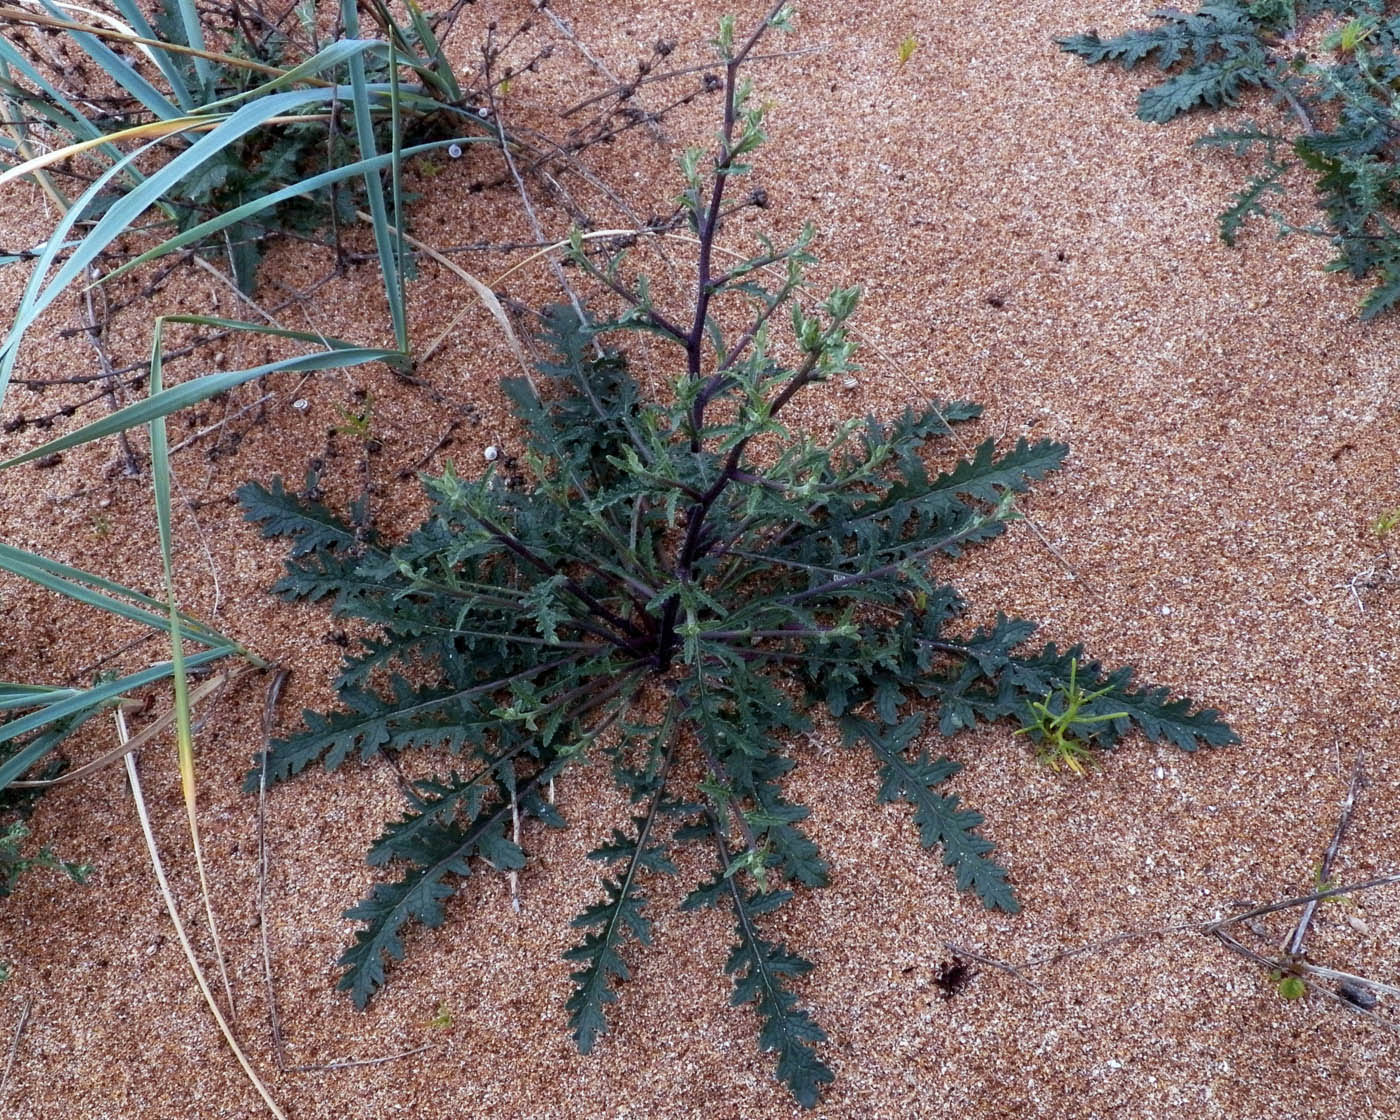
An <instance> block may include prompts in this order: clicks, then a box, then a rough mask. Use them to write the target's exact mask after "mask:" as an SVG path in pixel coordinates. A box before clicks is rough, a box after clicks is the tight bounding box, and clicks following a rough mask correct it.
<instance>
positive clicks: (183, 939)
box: [115, 709, 287, 1120]
mask: <svg viewBox="0 0 1400 1120" xmlns="http://www.w3.org/2000/svg"><path fill="white" fill-rule="evenodd" d="M115 717H116V721H117V737H118V738H119V739H120V740H121V742H122V746H123V747H124V748H125V746H126V744H127V742H128V736H127V731H126V720H125V718H124V717H123V716H122V713H121V710H120V709H118V710H117V712H116V713H115ZM126 776H127V780H128V781H130V783H131V799H132V801H133V802H134V804H135V806H136V815H137V816H138V817H139V818H140V820H141V832H142V835H143V836H144V837H145V838H146V850H147V852H149V853H150V857H151V869H152V871H154V872H155V876H156V883H157V884H158V885H159V887H160V893H161V898H163V899H164V900H165V909H166V912H167V913H168V914H169V915H170V923H171V925H173V926H174V927H175V936H176V937H177V938H179V941H180V948H181V949H182V950H184V953H185V960H186V961H187V962H188V963H189V966H190V973H191V975H193V976H194V979H195V983H196V984H198V985H199V991H200V994H201V995H203V996H204V1002H205V1003H206V1004H208V1005H209V1010H210V1012H211V1013H212V1014H213V1016H214V1021H215V1022H216V1023H218V1025H219V1032H220V1033H221V1034H222V1035H223V1036H224V1041H225V1042H227V1043H228V1047H229V1049H230V1050H232V1051H233V1056H234V1057H235V1058H236V1059H238V1064H239V1065H240V1066H241V1067H242V1069H243V1072H244V1074H246V1075H247V1077H248V1080H249V1081H250V1082H251V1083H252V1086H253V1088H254V1089H256V1090H257V1092H258V1095H259V1096H260V1097H262V1099H263V1102H264V1103H265V1104H266V1105H267V1108H268V1111H269V1112H271V1113H272V1115H273V1116H275V1117H277V1120H287V1114H286V1113H285V1112H283V1111H282V1109H281V1108H280V1107H278V1105H277V1102H276V1101H275V1100H273V1099H272V1094H271V1093H270V1092H269V1091H268V1088H267V1086H266V1085H265V1084H263V1081H262V1078H260V1077H259V1076H258V1075H257V1072H256V1071H255V1070H254V1069H253V1066H252V1063H251V1062H249V1061H248V1057H247V1055H246V1054H244V1053H243V1048H242V1047H241V1046H240V1045H239V1044H238V1039H237V1037H236V1036H235V1035H234V1033H233V1028H232V1027H230V1026H229V1024H228V1021H227V1020H226V1019H225V1018H224V1014H223V1012H222V1011H220V1010H219V1005H218V1002H217V1001H216V1000H215V999H214V993H213V992H212V991H211V990H210V988H209V981H208V980H206V979H205V977H204V970H203V969H202V968H200V966H199V961H198V960H197V959H196V958H195V955H194V949H193V948H192V947H191V945H190V939H189V936H188V935H187V934H186V933H185V923H184V922H183V921H181V920H180V911H179V909H178V907H177V906H176V905H175V895H174V893H173V892H172V891H171V889H170V883H169V881H168V880H167V879H166V877H165V867H164V865H163V864H162V863H161V859H160V851H159V849H158V848H157V847H156V838H155V833H154V832H153V831H152V829H151V818H150V814H149V813H147V811H146V798H145V795H144V794H143V793H142V791H141V775H140V773H139V772H138V770H137V767H136V756H135V755H134V754H127V755H126Z"/></svg>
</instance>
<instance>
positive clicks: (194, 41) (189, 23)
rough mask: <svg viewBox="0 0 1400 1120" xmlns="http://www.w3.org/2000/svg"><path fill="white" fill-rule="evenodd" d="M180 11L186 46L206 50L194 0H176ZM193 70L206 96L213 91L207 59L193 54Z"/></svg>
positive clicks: (212, 79) (212, 75)
mask: <svg viewBox="0 0 1400 1120" xmlns="http://www.w3.org/2000/svg"><path fill="white" fill-rule="evenodd" d="M177 4H178V7H179V12H180V22H181V23H182V24H183V25H184V28H185V42H184V45H185V46H187V47H193V48H194V49H195V50H197V51H202V50H207V49H208V48H207V47H206V46H205V45H204V28H203V26H201V24H200V22H199V13H198V12H197V11H196V10H195V6H194V0H177ZM194 72H195V76H196V77H197V78H198V79H199V84H200V85H201V86H202V87H203V90H204V96H205V97H208V96H209V95H210V94H212V93H213V92H214V74H213V71H212V70H211V69H210V68H209V60H208V59H207V58H201V57H200V56H199V55H195V56H194Z"/></svg>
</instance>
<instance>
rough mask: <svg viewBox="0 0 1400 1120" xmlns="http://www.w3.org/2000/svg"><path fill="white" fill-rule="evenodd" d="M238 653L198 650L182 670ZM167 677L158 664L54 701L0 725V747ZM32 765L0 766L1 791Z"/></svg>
mask: <svg viewBox="0 0 1400 1120" xmlns="http://www.w3.org/2000/svg"><path fill="white" fill-rule="evenodd" d="M236 652H237V650H236V649H235V648H234V647H232V646H218V647H216V648H214V649H206V650H201V651H200V652H199V653H192V654H190V655H189V656H188V657H186V658H185V669H186V670H192V669H197V668H199V667H201V666H203V665H209V664H211V663H213V662H215V661H218V660H220V659H221V658H224V657H228V656H229V655H230V654H232V653H236ZM169 675H170V662H168V661H158V662H156V663H155V664H154V665H151V666H149V667H148V668H145V669H142V670H140V671H139V672H136V673H132V674H130V675H129V676H125V677H121V678H119V679H117V680H114V681H106V682H104V683H102V684H99V685H94V686H93V687H92V688H89V689H84V690H83V691H82V692H80V693H79V694H78V695H76V696H69V697H67V698H66V699H63V700H56V701H54V702H53V703H52V704H48V705H46V706H45V707H43V708H42V709H40V710H39V711H37V712H33V713H31V714H30V715H27V716H23V717H21V718H20V719H12V720H10V721H9V722H8V723H3V724H0V743H8V742H9V741H10V740H12V739H15V738H18V737H19V736H20V735H25V734H27V733H29V732H30V731H34V730H37V729H38V728H40V727H43V726H44V725H45V724H46V723H52V722H53V721H54V720H56V719H63V718H64V717H65V716H71V715H73V714H74V713H75V712H81V711H83V710H84V709H85V708H89V707H96V706H98V705H101V704H106V703H108V702H109V701H111V700H116V699H117V698H118V697H120V696H122V695H124V694H126V693H128V692H131V691H132V690H133V689H137V688H140V687H142V686H143V685H148V684H153V683H154V682H156V681H161V680H164V679H165V678H166V677H168V676H169ZM32 765H33V763H32V762H30V763H26V764H25V765H24V766H21V767H19V768H18V769H16V768H15V760H14V759H9V760H7V761H6V762H4V763H3V764H0V789H3V788H4V787H5V786H6V785H8V784H9V783H10V782H12V781H14V780H15V779H16V778H17V777H19V776H20V774H22V773H24V771H25V770H27V769H29V767H30V766H32Z"/></svg>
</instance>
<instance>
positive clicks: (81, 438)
mask: <svg viewBox="0 0 1400 1120" xmlns="http://www.w3.org/2000/svg"><path fill="white" fill-rule="evenodd" d="M184 318H186V317H184V316H178V317H177V316H170V319H171V320H176V319H184ZM190 318H194V317H193V316H192V317H190ZM247 325H249V326H252V325H253V324H247ZM268 333H274V332H271V331H269V332H268ZM404 358H405V355H404V354H403V353H402V352H401V351H398V350H383V349H379V348H377V347H363V346H356V347H350V348H348V349H334V350H325V351H322V352H321V353H318V354H303V355H299V356H297V357H293V358H283V359H281V360H280V361H276V362H268V363H267V364H266V365H261V366H254V367H253V368H251V369H239V370H229V371H227V372H225V373H214V374H209V375H208V376H206V377H198V378H195V379H194V380H193V381H187V382H185V383H184V384H183V385H176V386H175V387H174V388H173V389H163V390H161V392H160V393H158V394H157V395H156V396H154V397H147V398H146V399H145V400H140V401H137V402H136V403H135V404H129V405H127V406H126V407H125V408H122V409H118V410H117V411H116V412H113V413H110V414H109V415H107V416H104V417H103V418H102V419H101V420H96V421H94V422H93V423H91V424H88V425H85V426H84V427H82V428H79V429H78V430H77V431H76V432H71V433H69V434H68V435H66V436H60V437H59V438H58V439H54V440H50V441H49V442H48V443H45V444H42V445H41V446H39V447H36V448H34V449H33V450H32V451H26V452H25V453H24V454H23V455H17V456H15V457H14V458H13V459H8V460H6V461H5V462H3V463H0V470H4V469H5V468H6V467H13V466H18V465H19V464H20V463H27V462H29V461H30V460H32V459H41V458H43V457H44V456H45V455H52V454H53V453H54V452H55V451H63V450H66V449H67V448H70V447H76V446H78V445H79V444H82V443H88V442H90V441H92V440H95V439H101V438H103V437H104V436H111V435H116V434H117V433H118V432H124V431H126V430H127V429H128V428H134V427H138V426H139V425H142V424H149V423H150V422H151V421H152V420H158V419H161V418H163V417H166V416H169V415H170V414H171V413H172V412H179V411H180V410H181V409H182V408H188V407H189V406H190V405H194V404H198V403H199V402H200V401H205V400H208V399H209V398H210V397H213V396H217V395H218V394H219V393H226V392H228V391H229V390H230V389H233V388H236V387H237V386H239V385H242V384H243V383H244V382H245V381H253V380H256V379H257V378H259V377H266V376H267V375H268V374H269V373H283V372H288V373H306V372H311V371H315V370H322V369H339V368H342V367H350V366H360V365H365V364H366V363H368V362H389V363H391V364H402V362H403V361H404Z"/></svg>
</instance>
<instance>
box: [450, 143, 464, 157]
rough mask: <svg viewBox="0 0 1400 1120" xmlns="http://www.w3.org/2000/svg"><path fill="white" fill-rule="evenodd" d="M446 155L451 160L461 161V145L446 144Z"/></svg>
mask: <svg viewBox="0 0 1400 1120" xmlns="http://www.w3.org/2000/svg"><path fill="white" fill-rule="evenodd" d="M447 154H448V155H449V156H451V157H452V158H453V159H461V158H462V145H461V144H448V145H447Z"/></svg>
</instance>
